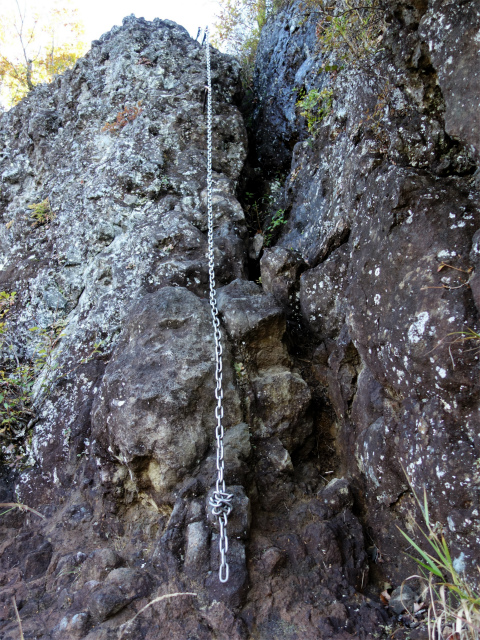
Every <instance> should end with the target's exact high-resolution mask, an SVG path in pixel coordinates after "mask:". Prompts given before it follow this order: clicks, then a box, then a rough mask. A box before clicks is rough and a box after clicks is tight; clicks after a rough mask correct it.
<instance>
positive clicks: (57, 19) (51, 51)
mask: <svg viewBox="0 0 480 640" xmlns="http://www.w3.org/2000/svg"><path fill="white" fill-rule="evenodd" d="M82 37H83V25H82V22H81V20H80V18H79V15H78V10H77V9H76V8H74V7H73V5H72V3H71V1H70V0H62V1H61V2H60V0H53V1H52V2H47V3H46V2H45V1H42V0H25V2H24V3H20V2H19V0H4V5H3V7H2V20H1V23H0V104H1V105H2V106H3V107H4V108H5V107H6V108H9V107H11V106H13V105H14V104H16V103H17V102H18V101H19V100H21V99H22V98H23V97H24V96H25V95H26V94H27V93H28V91H30V90H31V89H33V87H34V86H35V85H37V84H40V83H42V82H51V81H52V80H53V79H54V78H55V76H57V75H58V74H60V73H63V72H64V71H65V70H66V69H68V68H69V67H71V66H73V64H74V63H75V61H76V60H77V59H78V58H79V57H81V56H82V55H84V54H85V53H86V51H87V46H86V44H85V42H83V40H82Z"/></svg>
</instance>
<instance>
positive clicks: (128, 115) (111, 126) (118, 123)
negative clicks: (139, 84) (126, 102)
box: [102, 100, 143, 131]
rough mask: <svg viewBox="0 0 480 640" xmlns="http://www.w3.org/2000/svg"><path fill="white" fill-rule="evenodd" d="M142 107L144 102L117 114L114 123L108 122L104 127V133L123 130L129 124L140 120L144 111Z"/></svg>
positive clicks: (125, 108)
mask: <svg viewBox="0 0 480 640" xmlns="http://www.w3.org/2000/svg"><path fill="white" fill-rule="evenodd" d="M141 105H142V101H141V100H139V101H138V102H137V104H136V105H134V106H133V107H124V108H123V109H122V111H119V112H118V113H117V117H116V118H115V121H114V122H106V123H105V124H104V125H103V127H102V131H120V129H123V127H125V126H126V125H127V124H128V123H129V122H132V121H133V120H135V119H136V118H138V116H139V115H140V114H141V113H142V111H143V109H142V108H141Z"/></svg>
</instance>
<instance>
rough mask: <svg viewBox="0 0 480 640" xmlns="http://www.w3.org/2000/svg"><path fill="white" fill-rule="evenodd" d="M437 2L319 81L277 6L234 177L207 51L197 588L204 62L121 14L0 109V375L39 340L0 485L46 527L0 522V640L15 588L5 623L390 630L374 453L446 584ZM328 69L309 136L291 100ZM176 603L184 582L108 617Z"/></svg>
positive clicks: (232, 74) (458, 36)
mask: <svg viewBox="0 0 480 640" xmlns="http://www.w3.org/2000/svg"><path fill="white" fill-rule="evenodd" d="M444 4H445V3H441V2H437V0H418V1H415V2H413V3H407V2H404V1H403V0H388V1H386V2H385V12H386V17H387V29H386V31H385V33H384V36H383V40H382V47H381V48H380V50H379V51H377V52H376V53H375V54H374V56H373V58H372V59H371V60H370V62H369V64H368V65H362V66H361V67H359V68H349V67H348V65H346V66H345V68H344V69H342V70H340V72H339V73H337V74H334V77H330V76H329V74H328V73H326V72H325V71H324V70H323V66H322V65H323V63H324V60H325V59H326V54H325V52H323V53H321V52H320V51H319V49H318V44H317V41H316V35H315V29H316V17H315V15H314V14H313V13H310V14H309V15H308V16H305V14H304V10H302V3H300V2H293V3H290V4H289V5H288V6H286V7H285V8H283V9H281V10H280V11H279V12H278V13H277V15H276V16H273V17H272V18H271V19H270V20H269V21H268V22H267V24H266V26H265V28H264V30H263V32H262V37H261V41H260V44H259V49H258V55H257V68H256V71H255V85H254V88H255V95H256V101H255V103H254V104H253V107H251V108H250V113H249V115H250V116H251V117H250V118H249V122H250V125H251V127H250V129H251V130H250V131H249V132H248V139H249V141H250V151H249V158H248V162H247V164H246V165H245V162H246V158H247V131H246V129H245V126H244V123H243V119H242V115H241V113H240V111H239V108H238V106H237V105H238V104H240V103H241V100H242V93H241V87H240V83H239V77H240V68H239V65H238V63H237V62H236V61H235V59H234V58H232V57H230V56H227V55H223V54H220V53H219V52H217V51H215V50H213V51H212V73H213V87H214V90H213V96H212V97H213V110H214V118H213V125H214V130H213V142H214V145H213V146H214V158H213V168H214V193H213V196H214V212H215V233H214V239H215V261H216V265H217V279H218V283H219V287H220V289H219V292H218V303H219V309H220V313H221V319H222V333H223V342H224V347H225V351H224V382H225V409H226V412H225V428H226V432H225V447H226V449H225V460H226V471H225V473H226V482H227V486H228V490H229V491H230V492H231V493H233V494H234V511H233V513H232V515H231V518H230V520H229V537H230V546H229V551H228V554H229V556H228V561H229V565H230V572H231V577H230V580H229V582H228V583H227V584H225V585H222V584H220V583H219V581H218V574H217V572H218V564H219V558H218V538H217V536H218V530H217V525H216V523H215V522H214V520H213V518H212V516H211V513H210V510H209V508H208V500H209V497H210V495H211V490H212V487H213V485H214V481H215V475H216V459H215V448H214V446H213V444H214V442H213V440H214V426H215V420H214V405H215V402H214V395H213V391H214V380H213V344H212V336H211V327H210V315H209V309H208V301H207V295H208V272H207V263H206V256H205V254H206V246H207V242H206V129H205V127H206V118H205V115H204V114H203V96H204V86H205V64H204V53H203V51H202V49H201V47H200V45H199V44H198V43H197V42H195V41H193V40H192V39H191V38H190V37H189V36H188V34H187V32H186V31H185V29H183V28H182V27H180V26H178V25H176V24H175V23H173V22H170V21H162V20H158V19H157V20H155V21H153V22H147V21H145V20H143V19H138V20H137V19H136V18H134V17H133V16H130V17H129V18H126V19H125V20H124V21H123V25H122V26H121V27H114V28H113V29H112V30H111V31H110V32H109V33H107V34H105V35H104V36H102V38H101V39H100V40H98V41H96V42H94V43H93V45H92V49H91V51H90V52H89V53H88V54H87V55H86V56H85V58H83V59H82V60H79V61H78V62H77V63H76V65H75V66H74V68H73V69H72V70H70V71H67V72H66V73H65V74H64V75H63V76H60V77H58V78H57V79H56V80H55V81H54V82H53V83H52V84H51V85H41V86H38V87H36V88H35V89H34V90H33V91H32V92H30V94H29V95H28V96H27V97H26V98H25V99H24V100H23V101H22V102H21V103H19V104H18V105H17V106H16V107H14V108H13V109H11V110H10V111H8V112H6V113H3V114H1V115H0V180H1V185H0V186H1V191H0V215H1V222H2V224H0V251H1V260H0V264H1V268H0V280H1V285H0V290H2V291H5V292H7V293H12V292H16V295H15V296H14V297H13V298H12V299H11V301H12V302H13V304H12V305H11V306H9V310H8V314H7V315H6V322H7V330H8V332H9V333H8V335H9V338H8V340H9V342H8V343H5V344H4V347H3V349H2V358H3V367H4V369H5V370H6V371H10V370H11V368H12V367H14V366H16V365H15V364H14V363H13V360H12V353H13V351H12V349H13V350H14V352H15V355H16V357H17V358H18V361H19V363H20V364H27V363H29V362H32V360H34V359H35V358H37V359H38V355H37V356H35V352H36V351H37V353H38V349H39V348H40V346H41V345H42V344H43V342H42V340H44V339H45V338H44V337H43V338H42V336H50V338H49V339H50V343H49V344H50V347H49V361H48V364H47V365H46V366H45V367H44V368H43V371H42V372H41V373H40V374H38V375H37V377H36V382H35V386H34V387H33V390H32V394H33V395H32V400H33V403H32V405H31V410H32V412H33V413H34V416H33V420H32V422H30V423H29V427H28V432H26V433H23V431H25V429H24V428H23V427H26V423H25V424H24V425H23V427H22V429H23V431H22V429H21V430H20V432H19V434H18V435H17V437H14V436H11V438H10V440H9V441H8V440H6V439H5V438H6V436H3V438H4V439H3V440H2V441H1V446H2V449H1V456H2V459H1V463H2V468H1V475H0V501H2V502H13V501H15V500H18V501H19V502H21V503H24V504H26V505H28V506H29V507H31V508H34V509H37V510H39V512H40V513H41V514H42V515H44V516H45V520H43V519H41V518H40V517H38V516H35V514H32V513H27V512H24V511H20V510H18V509H17V510H12V511H10V512H8V513H6V514H5V515H3V516H2V518H1V520H0V529H1V532H2V538H1V539H2V542H1V543H0V545H1V546H0V550H1V556H0V603H1V606H0V633H1V635H2V638H3V637H4V638H5V639H6V640H13V638H16V637H17V636H18V627H17V624H16V621H15V618H14V611H13V607H12V596H13V595H14V596H15V598H16V602H17V605H18V607H19V612H20V616H21V619H22V624H23V629H24V633H25V637H26V638H27V637H30V638H36V637H38V638H45V639H46V640H47V639H48V640H60V639H62V640H64V639H69V638H72V639H73V638H86V639H87V640H119V638H120V637H123V638H127V637H131V638H133V637H135V639H136V640H137V639H138V640H160V639H161V638H166V637H169V638H172V640H177V639H178V640H185V639H186V638H192V639H193V638H196V639H198V640H214V639H223V638H229V639H230V640H251V639H253V638H255V639H256V640H271V639H272V638H275V639H276V640H296V639H298V638H302V640H321V639H323V638H325V639H326V638H329V639H332V640H348V638H361V639H362V640H373V638H375V637H378V635H377V634H378V633H380V631H379V630H380V629H381V628H382V626H383V625H386V624H388V623H389V622H391V621H392V618H391V617H390V614H389V613H388V611H386V610H385V607H383V606H382V605H381V603H380V602H379V601H378V593H379V589H378V585H379V584H382V583H383V582H384V581H387V580H388V581H390V582H391V583H392V584H394V585H399V584H400V583H401V582H402V581H403V580H404V579H405V578H406V577H408V575H410V574H411V573H412V572H413V566H412V563H411V561H410V560H409V558H408V556H407V555H405V554H403V553H402V551H403V550H404V543H403V540H402V539H401V536H400V534H399V532H398V529H397V526H399V527H401V528H403V529H405V528H406V527H408V526H410V525H411V523H412V522H413V521H414V520H415V519H418V517H419V514H418V513H417V512H416V506H415V501H414V499H413V496H412V492H411V491H410V489H409V487H408V484H407V481H406V478H405V476H404V473H403V470H402V466H403V468H404V469H405V470H406V471H407V473H408V476H409V479H410V481H411V483H412V486H413V488H414V489H415V490H416V491H418V492H420V491H421V490H422V487H423V486H424V485H425V486H427V487H428V492H429V500H430V506H431V512H432V517H433V518H434V519H435V521H437V520H438V521H439V522H441V523H443V524H444V526H445V527H446V528H448V536H449V538H448V539H449V544H450V545H451V549H452V554H453V555H454V557H461V558H462V562H464V564H465V568H466V571H467V574H469V575H471V574H472V573H473V571H474V564H475V559H476V558H477V557H478V548H479V544H480V543H479V540H478V536H479V531H480V528H479V527H480V521H479V509H480V505H479V495H478V483H479V479H478V460H479V459H480V451H479V447H480V444H479V439H478V438H479V436H478V424H479V419H478V406H479V385H478V380H479V376H478V374H479V356H478V352H477V350H476V349H475V348H474V349H471V348H470V345H469V344H468V343H465V342H463V341H461V340H458V341H456V342H454V341H453V340H450V339H449V336H452V334H453V333H454V332H458V331H464V330H466V329H467V328H472V329H477V330H478V313H479V300H480V293H479V290H480V289H479V286H478V277H477V274H476V271H478V269H479V266H478V263H479V255H480V251H479V249H478V245H479V239H478V235H479V231H478V230H479V227H480V211H479V208H478V201H479V200H478V195H479V193H478V188H479V182H478V168H477V164H476V163H477V162H478V136H479V131H478V113H477V111H478V110H477V111H475V109H474V108H473V106H474V102H473V100H474V97H472V96H475V90H476V86H477V85H476V84H475V83H476V82H477V80H476V79H475V77H474V74H473V73H471V71H472V70H473V69H476V68H477V67H478V64H477V63H478V61H477V59H476V57H475V56H476V55H477V54H476V50H474V49H475V48H474V47H473V45H472V44H471V43H472V37H473V40H474V39H475V37H474V36H472V37H470V36H471V34H474V33H476V32H475V29H476V30H477V31H478V26H479V24H480V22H479V20H480V18H479V16H478V10H477V9H476V7H475V6H474V3H473V2H468V1H467V2H463V3H461V4H458V6H457V5H455V6H453V5H448V6H447V5H445V6H444ZM437 17H439V19H438V20H437ZM440 18H441V19H440ZM449 24H451V25H454V27H452V28H451V29H450V28H449V27H448V26H447V25H449ZM477 48H478V47H477ZM453 67H459V68H460V67H461V72H459V74H452V72H451V71H452V68H453ZM477 79H478V78H477ZM329 83H333V84H332V85H331V86H332V87H333V103H332V111H331V113H330V114H328V115H327V116H326V117H325V118H324V120H323V121H322V122H321V123H319V125H318V128H317V131H316V135H315V136H312V135H311V134H310V133H309V132H308V131H307V129H306V127H305V124H304V123H303V121H302V119H301V118H299V117H298V114H297V113H296V108H295V101H296V97H295V95H296V94H295V89H297V90H298V89H301V88H304V89H305V90H306V91H309V90H310V89H311V88H317V89H322V88H324V87H326V86H329ZM477 84H478V83H477ZM477 93H478V92H477ZM243 104H244V105H245V101H244V102H243ZM472 105H473V106H472ZM125 110H130V111H129V113H131V114H133V115H134V117H132V118H131V119H130V120H129V121H128V122H127V124H125V126H117V125H115V124H114V123H115V122H116V117H117V114H119V113H121V112H124V111H125ZM372 113H373V114H375V117H374V118H369V117H368V114H370V115H371V114H372ZM475 172H476V173H475ZM286 174H288V175H287V177H286V178H285V180H283V178H282V176H284V175H286ZM249 184H250V185H252V184H253V185H255V189H258V190H266V191H267V192H268V196H269V198H270V200H269V201H270V202H271V203H273V204H272V206H273V205H274V206H275V207H278V208H279V209H281V210H282V211H283V213H284V216H285V220H286V222H285V223H282V224H281V225H280V227H279V228H278V229H276V231H275V234H272V235H271V237H270V238H269V242H270V244H271V246H269V247H266V246H265V244H268V243H265V242H262V238H254V239H253V240H251V239H249V233H251V232H252V224H251V221H250V220H248V221H247V220H246V218H245V215H244V211H243V209H242V206H241V205H240V202H245V200H246V194H245V191H246V190H247V189H246V186H247V187H248V185H249ZM237 196H238V198H239V199H238V200H237ZM46 199H48V203H49V206H50V214H49V218H48V219H46V220H44V221H41V222H40V224H34V222H33V220H32V218H31V213H32V209H29V206H31V205H33V204H38V203H42V202H43V201H45V200H46ZM246 211H247V213H248V209H247V208H246ZM258 235H260V234H258ZM263 240H264V239H263ZM9 300H10V298H9ZM34 327H37V329H35V330H34V331H31V329H33V328H34ZM457 335H458V334H457ZM452 342H453V344H451V343H452ZM9 344H10V345H11V349H8V348H6V347H7V346H8V345H9ZM13 359H14V358H13ZM9 367H10V368H9ZM29 420H30V417H29ZM22 434H23V435H22ZM0 437H2V436H0ZM17 456H19V457H17ZM372 549H373V553H372ZM461 554H463V555H461ZM379 560H381V561H382V562H379ZM178 592H182V593H184V592H193V593H195V594H196V596H194V597H192V596H184V597H175V598H173V599H171V600H164V601H162V602H159V603H157V604H154V605H153V606H152V607H149V608H148V609H147V610H146V611H145V612H143V613H140V614H139V615H138V617H137V618H135V620H134V621H133V618H134V616H135V615H136V613H138V612H139V611H140V610H141V609H142V607H144V606H145V605H146V604H148V602H150V601H152V600H153V599H155V598H156V597H159V596H162V595H165V594H172V593H178ZM129 621H132V622H131V624H130V623H129ZM127 623H128V624H127ZM122 634H123V635H122Z"/></svg>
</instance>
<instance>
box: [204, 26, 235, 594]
mask: <svg viewBox="0 0 480 640" xmlns="http://www.w3.org/2000/svg"><path fill="white" fill-rule="evenodd" d="M205 52H206V59H207V211H208V273H209V280H210V309H211V312H212V323H213V335H214V339H215V380H216V383H217V385H216V389H215V398H216V399H217V406H216V408H215V418H216V423H217V426H216V429H215V437H216V440H217V472H218V475H217V482H216V485H215V491H214V493H213V496H212V497H211V498H210V506H211V507H212V513H213V515H214V516H215V517H216V518H218V525H219V528H220V537H219V543H218V544H219V549H220V569H219V572H218V577H219V579H220V582H227V581H228V576H229V568H228V563H227V551H228V537H227V521H228V516H229V515H230V512H231V511H232V498H233V494H231V493H227V491H226V487H225V479H224V468H225V465H224V460H223V423H222V420H223V386H222V353H223V350H222V343H221V334H220V320H219V317H218V307H217V294H216V291H215V260H214V253H213V207H212V74H211V69H210V42H209V33H208V27H207V28H206V29H205Z"/></svg>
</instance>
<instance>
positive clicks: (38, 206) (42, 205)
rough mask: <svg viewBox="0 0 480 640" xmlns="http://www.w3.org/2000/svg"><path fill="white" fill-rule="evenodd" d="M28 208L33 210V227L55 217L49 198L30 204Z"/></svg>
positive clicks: (31, 216)
mask: <svg viewBox="0 0 480 640" xmlns="http://www.w3.org/2000/svg"><path fill="white" fill-rule="evenodd" d="M28 208H29V209H31V210H32V213H31V214H30V218H31V219H32V220H33V224H32V227H40V226H42V225H44V224H47V223H48V222H51V221H52V220H53V219H54V218H55V213H54V212H53V211H52V209H51V207H50V202H49V201H48V198H45V200H42V201H41V202H36V203H33V204H29V205H28Z"/></svg>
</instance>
